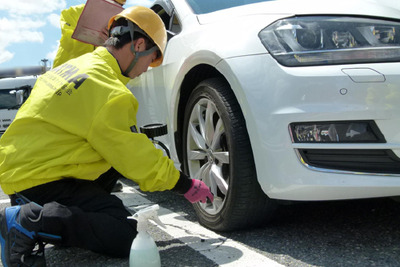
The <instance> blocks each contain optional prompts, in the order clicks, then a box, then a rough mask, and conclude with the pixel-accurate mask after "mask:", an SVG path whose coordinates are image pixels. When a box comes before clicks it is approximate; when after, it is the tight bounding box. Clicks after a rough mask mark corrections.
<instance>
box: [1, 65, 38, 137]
mask: <svg viewBox="0 0 400 267" xmlns="http://www.w3.org/2000/svg"><path fill="white" fill-rule="evenodd" d="M44 71H45V69H44V68H43V67H42V66H37V67H25V68H11V69H1V70H0V136H1V135H2V134H3V133H4V132H5V131H6V129H7V128H8V126H9V125H10V124H11V122H12V121H13V120H14V118H15V115H16V114H17V111H18V109H19V108H20V106H21V105H22V104H23V103H24V102H25V101H26V99H27V98H28V96H29V94H30V93H31V90H32V88H33V86H34V85H35V82H36V79H37V78H36V76H35V75H38V74H41V73H43V72H44ZM25 75H27V76H25ZM19 76H21V77H19Z"/></svg>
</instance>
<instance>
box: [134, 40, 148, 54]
mask: <svg viewBox="0 0 400 267" xmlns="http://www.w3.org/2000/svg"><path fill="white" fill-rule="evenodd" d="M144 50H146V41H145V40H144V38H138V39H137V40H136V43H135V51H138V52H140V51H144Z"/></svg>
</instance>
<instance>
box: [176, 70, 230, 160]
mask: <svg viewBox="0 0 400 267" xmlns="http://www.w3.org/2000/svg"><path fill="white" fill-rule="evenodd" d="M217 77H220V78H223V79H224V80H225V81H226V82H227V83H228V81H227V80H226V79H225V77H224V76H223V75H222V73H220V72H219V71H218V70H217V69H216V68H215V67H213V66H211V65H209V64H198V65H196V66H194V67H193V68H191V69H190V70H189V71H188V72H187V73H186V75H185V77H184V79H183V80H182V83H181V86H180V90H179V92H180V94H179V104H178V110H177V112H176V114H177V115H176V116H177V118H176V122H177V125H176V127H177V128H176V131H175V135H174V139H175V145H176V150H177V155H178V158H179V161H181V162H182V142H181V140H182V138H181V135H180V134H181V133H182V129H183V119H184V114H185V108H186V104H187V101H188V99H189V96H190V94H191V93H192V91H193V90H194V89H195V88H196V86H197V85H198V84H199V83H200V82H201V81H204V80H206V79H210V78H217Z"/></svg>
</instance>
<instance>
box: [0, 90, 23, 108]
mask: <svg viewBox="0 0 400 267" xmlns="http://www.w3.org/2000/svg"><path fill="white" fill-rule="evenodd" d="M29 88H30V87H29ZM28 95H29V90H28V89H24V88H17V89H6V90H4V89H2V90H0V109H17V108H19V107H20V106H21V104H22V103H23V102H25V100H26V99H27V98H28Z"/></svg>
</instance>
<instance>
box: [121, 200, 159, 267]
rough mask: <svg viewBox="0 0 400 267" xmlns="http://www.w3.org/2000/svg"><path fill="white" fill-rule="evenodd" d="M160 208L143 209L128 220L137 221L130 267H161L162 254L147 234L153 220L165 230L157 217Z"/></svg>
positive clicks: (156, 206) (155, 206) (153, 206)
mask: <svg viewBox="0 0 400 267" xmlns="http://www.w3.org/2000/svg"><path fill="white" fill-rule="evenodd" d="M159 208H160V207H159V206H158V205H152V206H149V207H147V208H144V209H141V210H139V211H138V212H136V213H135V214H134V215H133V216H130V217H128V218H130V219H135V220H137V222H138V223H137V231H138V234H137V235H136V237H135V239H134V240H133V242H132V246H131V252H130V255H129V267H160V266H161V260H160V253H159V252H158V248H157V246H156V243H155V242H154V240H153V238H152V237H151V236H150V235H149V233H147V226H148V223H150V222H149V221H150V220H152V221H154V222H155V223H157V224H158V225H160V226H162V227H164V228H165V225H164V224H163V223H162V222H161V221H160V219H159V218H158V216H157V211H158V209H159Z"/></svg>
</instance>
